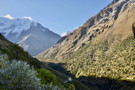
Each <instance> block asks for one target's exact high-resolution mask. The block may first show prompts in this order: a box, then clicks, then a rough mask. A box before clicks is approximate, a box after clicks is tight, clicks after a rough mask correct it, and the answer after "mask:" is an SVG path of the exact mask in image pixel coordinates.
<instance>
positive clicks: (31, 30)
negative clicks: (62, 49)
mask: <svg viewBox="0 0 135 90" xmlns="http://www.w3.org/2000/svg"><path fill="white" fill-rule="evenodd" d="M0 33H2V34H3V35H4V36H5V37H6V38H7V39H8V40H10V41H11V42H13V43H17V44H19V45H20V46H21V47H23V48H24V50H25V51H28V52H29V53H30V54H31V55H32V56H35V55H37V54H38V53H40V52H42V51H43V50H44V49H47V48H49V47H51V46H52V45H54V44H55V43H56V42H57V40H59V39H60V38H61V37H60V36H59V35H58V34H56V33H54V32H52V31H50V30H49V29H48V28H45V27H43V26H42V25H41V24H40V23H37V22H34V21H33V20H32V18H31V17H23V18H22V19H14V18H13V17H11V16H10V15H7V16H4V17H0Z"/></svg>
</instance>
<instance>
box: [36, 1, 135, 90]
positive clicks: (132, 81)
mask: <svg viewBox="0 0 135 90" xmlns="http://www.w3.org/2000/svg"><path fill="white" fill-rule="evenodd" d="M134 13H135V0H113V1H112V3H111V4H109V5H108V6H107V7H105V8H104V9H103V10H101V11H100V12H99V13H98V14H96V15H95V16H93V17H92V18H90V19H89V20H88V21H87V22H86V23H85V24H83V25H82V26H81V27H79V28H78V29H76V30H75V31H74V32H73V33H70V34H69V35H67V36H65V37H63V38H62V39H60V40H59V41H58V42H57V44H55V45H54V46H53V47H51V48H49V49H47V50H45V51H43V52H42V53H41V54H39V55H38V56H37V58H38V59H40V60H43V61H49V62H58V63H64V64H63V65H62V66H61V67H63V68H64V69H65V70H66V71H68V72H70V74H72V75H74V76H75V77H76V78H78V79H79V80H80V81H81V82H82V83H84V84H85V85H87V86H88V87H89V88H92V89H93V90H120V89H123V90H134V88H135V76H134V75H135V68H134V67H135V38H134V37H133V36H135V24H134V22H135V14H134ZM52 67H55V66H52ZM56 69H57V68H56ZM59 71H61V70H59ZM61 72H62V71H61Z"/></svg>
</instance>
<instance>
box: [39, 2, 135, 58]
mask: <svg viewBox="0 0 135 90" xmlns="http://www.w3.org/2000/svg"><path fill="white" fill-rule="evenodd" d="M134 12H135V1H134V0H113V2H112V3H111V4H109V5H108V6H107V7H105V8H104V9H103V10H101V11H100V12H99V13H98V14H96V15H95V16H93V17H91V18H90V19H89V20H88V21H87V22H86V23H84V24H83V25H82V26H81V27H79V28H78V29H76V30H74V32H73V33H70V34H69V35H68V36H65V37H63V38H62V39H60V40H59V41H58V42H57V44H55V45H54V46H53V47H51V48H49V49H48V50H45V51H44V52H42V53H41V54H39V55H38V56H37V57H38V58H39V59H42V60H44V59H48V58H53V60H56V59H58V60H63V59H64V58H65V57H67V54H71V53H74V52H76V51H77V50H79V49H80V48H81V47H83V46H84V45H86V44H88V43H89V42H91V41H92V42H94V43H99V42H102V41H104V40H107V41H108V42H109V41H112V40H113V41H114V42H118V41H121V40H124V39H126V38H127V37H128V36H132V35H133V32H132V24H133V22H134V21H135V20H134V17H135V15H134Z"/></svg>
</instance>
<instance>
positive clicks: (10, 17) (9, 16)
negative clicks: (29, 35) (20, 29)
mask: <svg viewBox="0 0 135 90" xmlns="http://www.w3.org/2000/svg"><path fill="white" fill-rule="evenodd" d="M4 17H5V18H8V19H11V20H12V19H14V18H13V17H12V16H11V15H10V14H7V15H6V16H4Z"/></svg>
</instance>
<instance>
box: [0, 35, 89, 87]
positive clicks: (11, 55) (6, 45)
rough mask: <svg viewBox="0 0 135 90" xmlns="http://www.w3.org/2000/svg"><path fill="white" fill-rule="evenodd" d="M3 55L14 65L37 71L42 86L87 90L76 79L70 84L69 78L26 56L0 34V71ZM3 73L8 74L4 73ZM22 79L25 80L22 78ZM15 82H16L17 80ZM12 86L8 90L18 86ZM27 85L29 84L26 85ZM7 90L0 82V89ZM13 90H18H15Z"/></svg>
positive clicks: (26, 54)
mask: <svg viewBox="0 0 135 90" xmlns="http://www.w3.org/2000/svg"><path fill="white" fill-rule="evenodd" d="M3 55H6V56H7V58H8V61H9V62H12V61H14V64H15V62H16V61H17V63H20V61H22V62H27V63H28V65H30V67H32V68H33V69H34V70H36V71H38V73H37V75H38V76H39V77H40V78H41V81H42V83H44V84H47V85H50V83H53V84H54V85H57V87H56V88H59V89H69V90H71V89H74V88H78V89H77V90H80V89H82V88H83V89H86V90H87V87H86V86H84V85H83V84H81V83H80V82H79V81H78V80H76V79H73V81H72V82H68V78H69V77H68V76H67V75H65V74H62V73H60V72H58V71H56V70H54V69H52V68H51V67H49V66H48V65H47V64H46V63H43V62H40V61H38V60H37V59H36V58H33V57H32V56H30V55H29V54H28V52H26V51H24V50H23V48H21V47H20V46H18V45H17V44H13V43H11V42H9V41H8V40H7V39H6V38H5V37H4V36H3V35H2V34H0V70H1V69H2V67H1V65H4V64H3V63H4V62H7V61H6V60H4V62H2V64H1V60H2V56H3ZM22 64H23V63H22ZM28 65H27V66H28ZM9 66H10V65H9ZM19 66H21V65H19ZM19 66H18V68H19ZM27 66H26V67H27ZM4 67H5V66H4ZM18 68H15V67H14V68H13V69H14V70H19V69H18ZM6 69H7V70H8V68H7V67H6ZM23 69H25V67H23V68H21V71H23ZM2 70H3V69H2ZM2 70H1V71H0V74H1V72H2ZM12 71H13V70H12ZM26 71H27V70H26ZM28 71H29V70H28ZM2 73H3V72H2ZM4 73H6V74H8V73H7V72H6V71H5V72H4ZM13 73H14V74H13V75H17V73H18V75H21V74H22V75H23V74H25V73H23V72H20V73H21V74H20V73H19V72H17V71H15V72H14V71H13ZM32 73H33V72H29V75H31V74H32ZM25 75H27V74H25ZM31 76H32V75H31ZM26 77H27V76H26ZM32 77H33V76H32ZM1 78H2V77H1V76H0V79H1ZM9 78H10V77H9ZM9 78H8V79H7V81H8V80H9ZM22 78H24V79H25V77H24V76H23V77H22ZM2 79H3V78H2ZM20 79H21V78H20ZM20 79H19V80H20ZM15 80H16V82H18V80H17V78H16V79H15ZM4 81H6V79H4ZM11 81H12V80H11ZM25 81H27V80H25ZM65 81H66V83H65ZM14 82H15V81H14ZM32 82H34V81H32ZM37 83H38V82H37ZM12 84H13V86H12V87H10V86H8V88H10V89H11V88H12V89H13V88H14V86H16V85H18V84H17V83H12ZM20 84H23V83H19V85H20ZM27 85H29V84H27ZM37 85H38V84H37ZM74 85H75V87H74ZM49 87H50V86H49ZM49 87H48V89H45V90H50V89H49ZM8 88H7V84H1V81H0V89H2V90H3V89H8ZM19 88H21V87H20V86H19ZM51 88H52V87H51ZM21 89H22V88H21ZM23 89H24V88H23ZM27 89H28V90H29V89H30V88H27ZM15 90H18V89H15ZM32 90H37V89H32ZM41 90H44V89H41Z"/></svg>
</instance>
